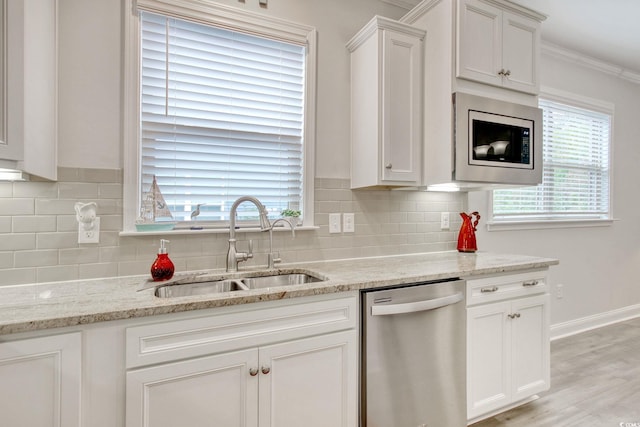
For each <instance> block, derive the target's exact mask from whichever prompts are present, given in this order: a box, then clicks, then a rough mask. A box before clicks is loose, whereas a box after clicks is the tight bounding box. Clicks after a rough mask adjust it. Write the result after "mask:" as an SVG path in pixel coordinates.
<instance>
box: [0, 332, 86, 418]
mask: <svg viewBox="0 0 640 427" xmlns="http://www.w3.org/2000/svg"><path fill="white" fill-rule="evenodd" d="M81 367H82V365H81V335H80V333H79V332H75V333H67V334H61V335H52V336H47V337H37V338H29V339H22V340H17V341H8V340H6V341H5V340H4V339H2V340H0V378H2V381H0V418H1V419H2V422H0V424H2V425H3V426H12V427H13V426H16V427H22V426H25V427H26V426H28V427H61V426H64V427H80V425H81V423H80V408H81V406H80V402H81V397H80V396H81Z"/></svg>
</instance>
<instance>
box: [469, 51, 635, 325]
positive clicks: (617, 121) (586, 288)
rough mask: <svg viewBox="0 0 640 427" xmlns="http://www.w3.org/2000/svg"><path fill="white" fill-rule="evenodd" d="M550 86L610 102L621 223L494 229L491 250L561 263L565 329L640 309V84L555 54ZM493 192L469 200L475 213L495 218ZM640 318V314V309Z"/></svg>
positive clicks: (482, 241) (558, 307)
mask: <svg viewBox="0 0 640 427" xmlns="http://www.w3.org/2000/svg"><path fill="white" fill-rule="evenodd" d="M541 76H542V84H543V86H546V87H551V88H555V89H561V90H563V91H567V92H571V93H575V94H579V95H582V96H587V97H590V98H595V99H599V100H603V101H606V102H610V103H612V104H614V105H615V115H614V126H613V182H612V188H611V190H612V206H613V214H614V217H615V219H616V221H615V222H614V224H613V225H611V226H607V227H583V228H567V229H544V230H522V231H491V232H488V231H486V228H485V227H481V228H480V229H479V232H478V236H477V237H478V242H479V243H478V244H479V247H481V248H482V249H483V250H488V251H500V252H516V253H522V254H531V255H539V256H549V257H554V258H558V259H559V260H560V265H559V266H556V267H553V268H552V269H551V274H550V282H551V284H552V285H553V286H554V287H555V285H557V284H563V285H564V292H563V293H564V297H563V298H562V299H558V298H557V297H556V296H555V295H554V296H553V297H552V310H551V323H552V324H561V323H563V322H568V321H572V320H575V319H583V318H586V317H588V316H594V315H598V314H602V313H608V312H612V311H616V310H619V309H622V308H624V307H629V306H633V305H637V304H640V280H639V277H640V246H639V245H638V242H637V239H638V238H639V237H640V202H639V201H638V196H639V195H640V190H639V189H638V183H640V116H639V115H638V114H639V112H640V85H638V84H634V83H631V82H629V81H625V80H622V79H619V78H616V77H614V76H612V75H609V74H605V73H602V72H599V71H595V70H593V69H591V68H586V67H584V66H580V65H578V64H576V63H575V62H569V61H567V60H564V59H560V58H557V57H555V56H553V57H552V56H550V55H543V57H542V70H541ZM487 203H488V194H487V193H486V192H481V193H474V194H470V195H469V209H470V210H479V211H480V213H481V214H484V217H485V218H487V214H488V210H487ZM638 312H640V309H639V310H638Z"/></svg>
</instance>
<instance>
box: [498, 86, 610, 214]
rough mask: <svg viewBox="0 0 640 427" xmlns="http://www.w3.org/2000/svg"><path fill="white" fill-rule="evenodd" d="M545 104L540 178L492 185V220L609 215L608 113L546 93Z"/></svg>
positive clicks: (541, 102) (541, 103)
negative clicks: (530, 183)
mask: <svg viewBox="0 0 640 427" xmlns="http://www.w3.org/2000/svg"><path fill="white" fill-rule="evenodd" d="M539 104H540V108H542V110H543V131H542V133H543V163H544V168H543V182H542V184H540V185H538V186H536V187H525V188H517V189H505V190H495V191H494V192H493V219H494V221H496V222H501V221H504V222H508V221H539V220H598V219H609V218H610V207H609V174H610V170H609V147H610V134H611V115H610V114H605V113H602V112H599V111H591V110H589V109H584V108H579V107H576V106H572V105H567V104H564V103H561V102H555V101H552V100H548V99H542V98H541V99H540V102H539Z"/></svg>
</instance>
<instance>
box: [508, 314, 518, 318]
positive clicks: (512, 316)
mask: <svg viewBox="0 0 640 427" xmlns="http://www.w3.org/2000/svg"><path fill="white" fill-rule="evenodd" d="M507 317H508V318H509V319H517V318H519V317H520V313H511V314H507Z"/></svg>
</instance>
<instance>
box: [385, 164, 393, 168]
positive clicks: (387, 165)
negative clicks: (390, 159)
mask: <svg viewBox="0 0 640 427" xmlns="http://www.w3.org/2000/svg"><path fill="white" fill-rule="evenodd" d="M384 167H385V168H386V169H391V168H392V167H393V165H392V164H391V163H387V164H386V165H384Z"/></svg>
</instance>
